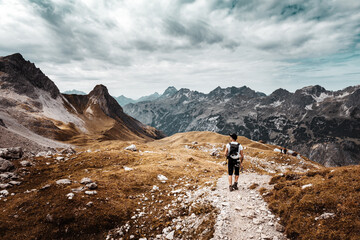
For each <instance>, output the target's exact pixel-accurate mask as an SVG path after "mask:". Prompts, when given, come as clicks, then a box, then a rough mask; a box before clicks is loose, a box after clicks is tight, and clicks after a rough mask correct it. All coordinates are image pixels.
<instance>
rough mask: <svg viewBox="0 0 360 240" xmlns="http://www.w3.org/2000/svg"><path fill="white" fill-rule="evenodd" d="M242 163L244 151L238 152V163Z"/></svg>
mask: <svg viewBox="0 0 360 240" xmlns="http://www.w3.org/2000/svg"><path fill="white" fill-rule="evenodd" d="M243 161H244V151H243V150H240V163H242V162H243Z"/></svg>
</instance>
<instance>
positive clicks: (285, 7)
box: [0, 0, 360, 98]
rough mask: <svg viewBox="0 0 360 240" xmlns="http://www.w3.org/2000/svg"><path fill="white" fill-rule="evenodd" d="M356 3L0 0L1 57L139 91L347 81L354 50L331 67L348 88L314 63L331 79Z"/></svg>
mask: <svg viewBox="0 0 360 240" xmlns="http://www.w3.org/2000/svg"><path fill="white" fill-rule="evenodd" d="M359 10H360V3H359V2H358V1H350V0H345V1H331V2H323V1H320V0H313V1H300V0H292V1H290V0H289V1H281V2H279V1H275V0H270V1H265V2H264V1H259V0H254V1H245V0H234V1H230V0H223V1H221V0H194V1H191V0H188V1H180V0H177V1H167V0H152V1H145V0H141V1H140V0H137V1H133V0H124V1H115V0H111V1H95V0H92V1H89V0H83V1H65V0H50V1H38V0H31V1H24V0H13V1H4V0H0V21H1V23H2V24H1V27H0V42H1V43H2V44H1V46H0V54H1V55H8V54H11V53H14V52H20V53H22V54H23V55H24V57H25V58H27V59H29V60H31V61H33V62H35V63H36V65H37V66H39V67H40V68H41V69H42V70H43V71H44V73H45V74H47V75H48V76H50V77H51V79H52V80H54V81H55V83H56V84H57V85H58V86H59V88H60V90H67V89H73V88H76V89H79V90H83V91H87V92H88V91H90V90H91V88H93V86H94V85H95V84H98V83H102V84H105V85H107V86H108V87H109V90H110V92H111V93H112V94H113V95H120V94H125V95H127V96H130V97H134V98H137V97H139V96H140V95H145V94H150V93H152V92H155V91H161V90H164V89H165V88H166V87H167V86H169V85H175V86H176V87H178V88H180V87H188V88H191V89H196V90H199V91H204V92H207V91H210V90H211V89H212V88H215V87H216V86H218V85H220V86H223V87H226V86H231V85H235V86H242V85H247V86H249V87H251V88H253V89H255V90H257V91H264V92H266V93H270V92H271V91H273V90H275V89H276V88H279V87H283V88H286V87H288V88H289V89H291V88H292V87H293V86H299V87H302V86H301V85H300V84H301V82H303V83H304V84H306V83H312V84H315V83H316V84H320V85H323V86H325V87H330V88H334V87H335V86H338V87H344V85H347V84H348V85H351V84H353V83H354V75H351V73H353V72H357V70H356V64H354V63H357V62H358V57H356V56H355V57H351V58H350V57H349V58H341V59H342V61H343V62H345V66H346V67H339V66H337V67H335V69H337V70H336V72H334V71H331V72H332V73H333V76H337V77H339V78H342V79H345V80H343V82H342V85H341V84H340V83H338V82H337V83H334V82H335V81H330V83H329V82H326V78H321V77H320V76H319V72H316V73H315V72H314V68H312V67H309V66H308V64H309V62H311V61H308V60H309V59H317V58H324V59H325V61H322V65H321V69H322V71H320V73H321V74H323V75H322V76H327V75H325V72H326V71H327V70H328V69H329V68H330V67H334V66H331V64H327V63H326V61H329V62H332V61H333V58H336V57H337V56H338V55H337V54H339V53H342V54H349V55H352V54H353V52H354V51H358V46H359V43H358V42H359V34H360V27H359V25H358V22H360V11H359ZM304 71H305V72H304ZM328 72H329V71H328ZM349 74H350V75H351V76H352V77H351V78H350V77H349V76H350V75H349ZM304 77H306V78H307V79H305V80H304V79H303V78H304ZM346 79H348V82H347V81H346ZM299 80H302V81H299ZM314 81H316V82H314ZM299 82H300V83H299ZM331 84H332V85H331ZM284 85H285V86H284Z"/></svg>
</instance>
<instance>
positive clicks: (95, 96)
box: [88, 84, 123, 118]
mask: <svg viewBox="0 0 360 240" xmlns="http://www.w3.org/2000/svg"><path fill="white" fill-rule="evenodd" d="M88 97H89V99H90V100H91V101H90V104H98V105H99V107H100V108H101V109H102V110H103V111H104V113H105V114H106V115H108V116H110V117H112V118H116V117H119V116H121V115H122V114H123V109H122V107H121V106H120V105H119V103H118V102H117V101H116V100H115V99H114V98H113V97H112V96H111V95H110V94H109V91H108V89H107V87H105V86H104V85H102V84H99V85H96V86H95V87H94V89H93V90H92V91H91V92H90V93H89V95H88Z"/></svg>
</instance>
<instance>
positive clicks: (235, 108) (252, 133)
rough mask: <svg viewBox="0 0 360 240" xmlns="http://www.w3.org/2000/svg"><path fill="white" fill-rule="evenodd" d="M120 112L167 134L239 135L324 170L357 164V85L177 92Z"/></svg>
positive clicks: (359, 115)
mask: <svg viewBox="0 0 360 240" xmlns="http://www.w3.org/2000/svg"><path fill="white" fill-rule="evenodd" d="M124 111H125V112H126V113H127V114H129V115H130V116H133V117H134V118H136V119H138V120H139V121H141V122H143V123H145V124H148V125H150V126H153V127H156V128H157V129H160V130H162V131H163V132H164V133H165V134H167V135H172V134H174V133H178V132H186V131H214V132H218V133H221V134H228V133H230V132H237V133H238V134H239V135H243V136H246V137H248V138H250V139H253V140H263V141H265V142H269V143H274V144H278V145H281V146H283V147H287V148H291V149H294V150H296V151H298V152H300V153H302V154H303V155H305V156H307V157H308V158H310V159H312V160H314V161H317V162H319V163H321V164H323V165H325V166H343V165H352V164H359V163H360V162H359V161H360V160H359V159H360V139H359V136H360V85H358V86H353V87H348V88H346V89H343V90H339V91H328V90H326V89H324V88H322V87H320V86H309V87H305V88H302V89H299V90H297V91H296V92H295V93H291V92H288V91H286V90H284V89H278V90H276V91H274V92H273V93H272V94H270V95H269V96H266V95H265V94H262V93H258V92H255V91H254V90H251V89H250V88H247V87H241V88H236V87H232V88H225V89H222V88H216V89H214V90H213V91H211V92H210V93H209V94H203V93H200V92H197V91H191V90H189V89H180V90H179V91H177V92H175V93H172V94H170V95H169V96H168V97H164V98H159V99H157V100H154V101H151V102H143V103H136V104H128V105H126V106H125V107H124Z"/></svg>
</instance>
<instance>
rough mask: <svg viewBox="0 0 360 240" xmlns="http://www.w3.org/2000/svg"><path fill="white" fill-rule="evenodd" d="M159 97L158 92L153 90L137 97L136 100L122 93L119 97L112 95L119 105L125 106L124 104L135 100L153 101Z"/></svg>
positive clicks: (135, 101)
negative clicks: (148, 93)
mask: <svg viewBox="0 0 360 240" xmlns="http://www.w3.org/2000/svg"><path fill="white" fill-rule="evenodd" d="M159 97H160V94H159V93H157V92H155V93H153V94H150V95H148V96H143V97H140V98H139V99H137V100H134V99H132V98H127V97H125V96H124V95H121V96H119V97H114V98H115V100H116V101H117V102H118V103H119V104H120V105H121V106H125V105H126V104H129V103H137V102H145V101H153V100H155V99H157V98H159Z"/></svg>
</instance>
